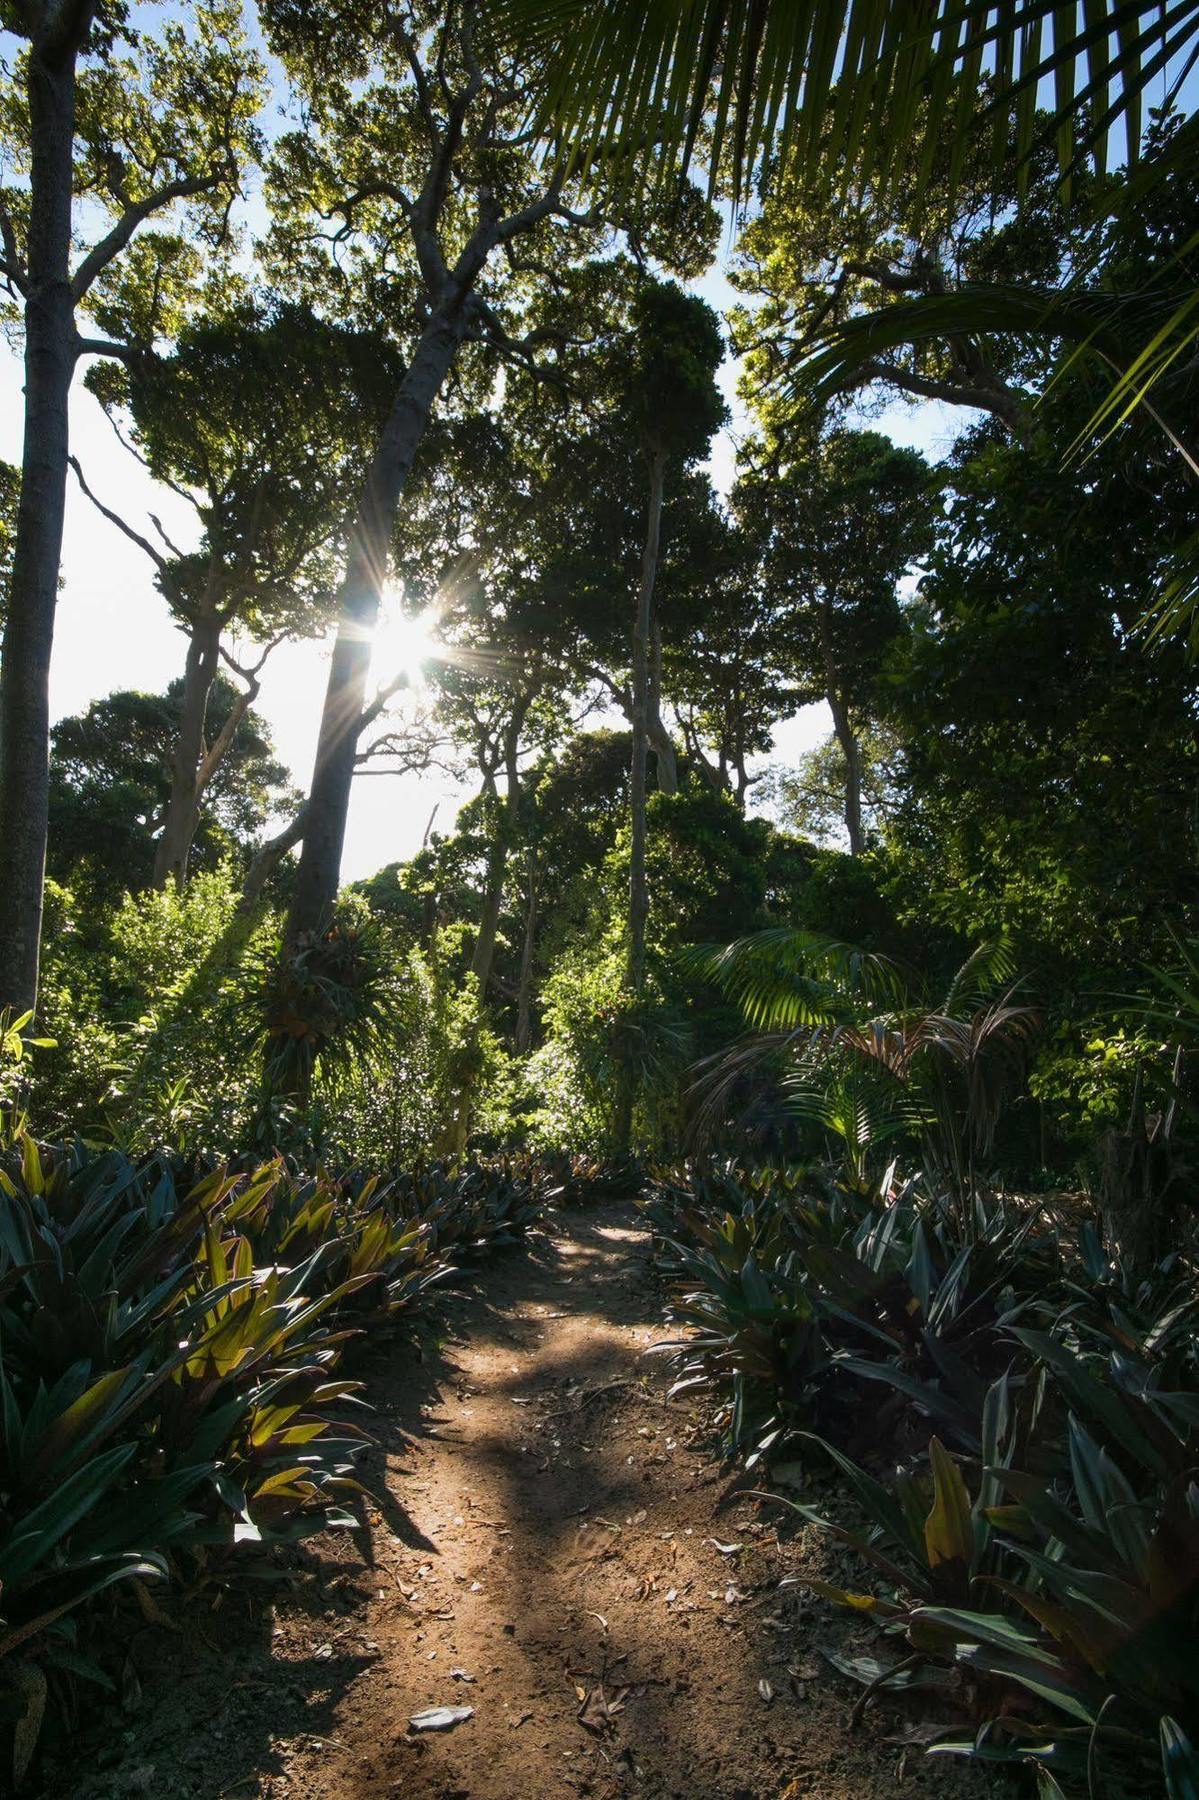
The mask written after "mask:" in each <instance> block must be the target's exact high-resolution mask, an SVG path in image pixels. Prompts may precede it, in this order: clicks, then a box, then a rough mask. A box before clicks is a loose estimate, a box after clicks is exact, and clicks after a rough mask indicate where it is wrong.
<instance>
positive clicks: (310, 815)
mask: <svg viewBox="0 0 1199 1800" xmlns="http://www.w3.org/2000/svg"><path fill="white" fill-rule="evenodd" d="M465 323H466V321H465V311H464V306H463V296H462V295H460V294H458V293H457V292H455V293H454V295H452V296H451V297H450V298H449V299H447V300H446V301H444V302H443V303H442V304H441V305H440V306H439V307H438V308H437V310H436V311H435V312H434V314H433V316H432V317H431V319H430V320H429V323H428V325H427V326H426V327H425V329H424V331H423V332H422V334H421V339H420V343H419V344H418V345H417V349H416V354H415V355H414V357H413V359H412V364H411V367H410V368H409V370H408V372H407V374H406V375H405V377H404V379H403V381H402V382H401V383H400V387H399V391H398V392H397V394H396V399H395V405H394V406H393V407H392V410H391V416H390V417H389V419H388V421H387V424H386V426H385V427H384V430H383V436H382V439H381V440H380V443H379V448H378V450H377V451H376V452H375V455H374V457H373V459H372V461H371V466H370V469H369V470H368V472H367V478H366V482H365V485H364V489H363V493H362V497H361V500H360V501H359V505H358V511H357V515H356V517H355V521H354V529H353V534H352V538H351V544H350V552H349V556H348V558H347V563H346V572H345V576H344V579H343V581H342V585H341V592H340V595H339V606H338V626H337V639H336V642H335V644H334V647H333V660H332V663H331V665H330V669H329V681H328V685H327V687H326V689H325V704H324V710H323V712H322V714H321V725H320V734H319V737H318V740H317V751H316V763H315V766H314V769H313V774H312V786H311V789H310V791H309V796H308V803H307V806H306V808H305V825H304V849H303V852H302V854H301V857H300V870H299V876H298V878H297V882H296V892H295V898H294V900H293V902H292V907H291V913H290V916H289V918H288V923H287V939H288V942H289V943H292V944H294V943H295V942H296V940H297V939H298V938H299V937H301V936H302V935H303V934H304V933H306V932H312V931H318V930H319V929H320V928H321V926H322V925H323V923H324V922H325V919H326V918H327V916H328V912H329V908H330V907H331V906H332V904H333V901H334V900H335V899H336V897H337V887H338V881H339V877H340V874H341V853H342V847H343V845H344V843H345V834H346V818H347V815H348V813H349V809H350V788H351V784H352V782H353V779H354V763H355V756H356V753H357V747H358V735H359V729H360V722H361V719H362V714H363V710H364V702H365V699H366V683H367V677H368V675H369V672H370V661H371V633H372V632H373V630H374V627H375V623H376V621H377V619H378V616H379V602H380V597H381V594H382V589H383V584H384V581H385V580H386V577H387V562H388V551H389V547H390V540H391V533H392V529H393V527H394V524H395V515H396V509H397V508H398V506H399V503H400V496H401V495H402V493H403V491H404V485H405V483H406V481H407V479H408V475H409V472H410V471H411V468H412V461H413V458H414V457H415V455H416V451H417V448H418V446H419V444H420V441H421V438H422V437H423V436H424V432H425V427H426V425H427V424H428V421H429V414H430V412H431V411H432V408H433V404H434V401H435V400H436V399H437V395H438V393H439V392H440V390H441V386H442V383H443V382H444V381H445V378H446V376H447V375H448V373H449V371H450V369H451V367H452V366H453V362H454V358H455V356H456V355H457V353H458V348H459V345H460V344H461V342H462V338H463V335H464V332H465Z"/></svg>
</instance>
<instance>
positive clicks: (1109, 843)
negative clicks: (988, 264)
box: [880, 364, 1199, 992]
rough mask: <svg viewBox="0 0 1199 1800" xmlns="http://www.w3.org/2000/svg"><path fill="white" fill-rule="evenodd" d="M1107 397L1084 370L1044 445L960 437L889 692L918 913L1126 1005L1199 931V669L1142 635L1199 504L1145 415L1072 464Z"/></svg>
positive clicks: (1053, 405) (899, 822) (900, 819)
mask: <svg viewBox="0 0 1199 1800" xmlns="http://www.w3.org/2000/svg"><path fill="white" fill-rule="evenodd" d="M1101 387H1102V377H1101V376H1099V375H1098V374H1097V372H1096V371H1094V370H1093V369H1090V368H1088V367H1087V366H1086V365H1084V364H1078V365H1076V367H1075V369H1074V371H1073V372H1072V376H1071V378H1070V379H1068V380H1065V381H1062V382H1059V383H1055V384H1054V386H1053V388H1052V389H1051V390H1050V392H1049V394H1048V395H1047V396H1046V399H1045V401H1044V402H1043V409H1044V411H1045V413H1046V415H1047V416H1046V418H1045V423H1044V430H1043V432H1042V433H1040V434H1039V435H1038V437H1037V439H1036V440H1035V441H1034V443H1033V445H1032V446H1031V448H1029V449H1023V448H1019V447H1016V446H1012V445H1010V444H1006V443H1003V442H999V441H997V440H996V437H995V434H994V433H993V432H992V431H990V430H988V429H980V430H976V431H974V432H972V433H970V434H969V435H968V436H967V437H966V438H965V439H964V440H963V442H962V444H961V445H960V447H959V449H958V450H957V452H956V453H955V455H954V457H953V459H952V461H951V463H950V464H949V466H948V468H947V469H946V471H945V479H946V484H947V485H946V500H947V509H946V512H945V514H944V517H943V519H942V520H941V521H940V523H939V528H938V534H937V537H938V541H937V544H936V547H935V550H934V552H933V554H932V555H931V557H930V558H929V562H928V568H927V572H926V575H925V577H924V579H923V581H922V583H921V589H920V594H919V597H918V599H917V600H915V601H914V602H913V603H912V604H911V605H910V606H909V607H908V608H907V622H908V630H907V631H906V633H905V635H904V637H903V638H902V639H900V640H898V641H897V643H896V646H895V652H894V655H893V659H892V662H891V666H890V668H889V670H888V680H887V682H886V684H885V687H884V688H882V689H881V690H880V701H882V703H883V704H884V707H885V717H886V718H887V720H888V721H889V722H890V723H891V724H892V725H893V727H894V729H895V730H896V731H897V733H898V735H899V738H900V740H901V742H902V744H903V751H904V754H903V761H902V769H901V778H900V784H899V796H900V804H899V807H898V809H897V811H896V813H895V816H894V818H893V822H892V834H893V837H894V840H895V843H896V846H897V850H898V854H899V857H900V862H901V867H902V869H903V885H904V887H905V889H906V890H907V891H908V893H910V894H911V895H912V899H911V900H910V901H909V904H910V905H911V906H913V908H914V907H917V906H918V908H919V911H920V914H921V916H922V917H923V918H925V919H927V920H929V921H930V922H932V923H935V924H940V925H942V926H947V927H950V928H952V929H954V930H956V931H958V932H960V933H961V935H962V936H963V937H965V938H968V939H975V940H977V938H979V937H982V936H994V935H996V934H997V933H999V932H1001V931H1006V932H1008V933H1010V934H1011V935H1012V936H1013V937H1015V938H1017V939H1018V940H1019V941H1020V942H1021V943H1022V945H1023V946H1024V948H1023V951H1022V960H1023V961H1024V963H1025V966H1035V967H1036V969H1037V972H1038V982H1039V985H1040V986H1041V987H1042V988H1045V987H1050V988H1057V990H1058V991H1059V992H1060V991H1062V989H1063V988H1064V987H1071V988H1074V989H1075V990H1076V989H1077V987H1078V986H1079V985H1080V984H1083V983H1086V984H1097V983H1098V982H1099V981H1101V980H1103V979H1104V978H1103V977H1101V976H1100V974H1099V971H1111V973H1110V975H1109V976H1108V977H1107V978H1106V986H1107V988H1108V990H1109V992H1119V991H1121V990H1127V989H1128V988H1129V987H1130V986H1131V985H1132V984H1133V982H1134V980H1135V979H1136V977H1134V975H1133V973H1132V971H1133V970H1134V969H1135V970H1138V971H1139V970H1140V969H1142V968H1143V966H1144V964H1145V963H1146V962H1149V961H1151V960H1152V959H1153V957H1154V955H1155V946H1161V947H1164V946H1165V944H1166V942H1167V933H1168V931H1169V930H1170V929H1174V930H1179V931H1187V930H1190V929H1192V928H1193V926H1192V924H1191V922H1190V921H1191V919H1192V909H1193V896H1194V890H1195V879H1196V838H1195V829H1194V794H1195V756H1196V739H1195V729H1194V721H1195V717H1196V707H1197V705H1199V696H1197V690H1196V682H1195V672H1194V668H1193V666H1192V665H1190V663H1189V661H1188V658H1187V655H1186V650H1185V646H1184V645H1183V644H1181V643H1179V642H1177V641H1167V642H1163V643H1162V644H1161V645H1160V647H1157V648H1155V649H1147V647H1146V644H1145V641H1144V637H1143V635H1141V634H1139V633H1138V632H1137V631H1136V629H1135V627H1136V624H1137V621H1138V619H1139V618H1140V616H1141V614H1142V613H1143V610H1144V605H1145V598H1146V595H1147V594H1149V593H1151V592H1152V591H1153V588H1154V586H1155V585H1156V584H1157V583H1158V582H1159V581H1160V580H1161V576H1162V571H1163V569H1164V568H1165V567H1167V566H1168V564H1169V560H1170V557H1171V555H1172V554H1173V550H1174V546H1175V545H1176V544H1177V542H1178V541H1179V538H1180V536H1181V535H1183V534H1185V532H1186V531H1187V530H1189V529H1190V522H1191V520H1192V519H1193V507H1194V503H1193V495H1192V493H1191V491H1190V488H1189V484H1188V483H1187V482H1186V481H1185V480H1184V478H1183V476H1182V473H1181V469H1180V466H1179V464H1178V462H1177V460H1176V459H1174V458H1172V457H1171V456H1170V455H1169V452H1168V450H1167V448H1166V446H1165V445H1164V444H1163V443H1162V442H1161V440H1160V438H1159V436H1158V434H1157V433H1156V432H1155V431H1154V429H1153V427H1152V425H1151V424H1149V422H1148V421H1145V420H1141V421H1139V422H1137V423H1135V424H1134V425H1133V426H1132V427H1131V428H1130V429H1129V430H1128V431H1125V432H1122V433H1121V434H1119V436H1118V437H1115V438H1112V439H1111V440H1109V442H1108V443H1107V444H1106V445H1105V446H1104V447H1103V449H1102V451H1101V452H1099V453H1097V454H1096V455H1095V456H1092V457H1091V458H1089V459H1088V460H1087V461H1086V463H1085V464H1072V465H1070V466H1068V467H1066V468H1063V467H1062V465H1061V460H1060V456H1059V454H1058V452H1057V450H1056V444H1057V443H1058V442H1060V441H1061V438H1062V436H1063V435H1064V434H1071V433H1072V432H1073V431H1074V430H1076V429H1077V428H1078V426H1079V425H1080V424H1081V423H1082V422H1083V421H1084V420H1085V419H1086V418H1087V416H1088V414H1089V412H1090V410H1091V408H1092V406H1093V405H1094V401H1095V396H1096V393H1097V392H1098V391H1099V390H1100V389H1101ZM1118 971H1120V973H1117V972H1118Z"/></svg>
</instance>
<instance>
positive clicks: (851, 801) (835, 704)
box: [828, 688, 864, 856]
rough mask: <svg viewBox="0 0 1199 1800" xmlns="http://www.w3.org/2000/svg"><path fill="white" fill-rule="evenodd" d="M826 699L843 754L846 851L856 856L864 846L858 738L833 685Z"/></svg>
mask: <svg viewBox="0 0 1199 1800" xmlns="http://www.w3.org/2000/svg"><path fill="white" fill-rule="evenodd" d="M828 703H829V710H830V711H831V713H832V715H833V731H834V732H835V733H836V738H837V742H838V744H840V746H841V754H842V756H843V757H844V758H845V806H844V818H845V835H846V836H847V837H848V839H849V854H850V855H851V856H860V855H861V854H862V850H863V847H864V840H863V837H862V747H861V745H860V743H859V742H858V734H857V732H856V731H855V730H854V728H853V726H852V724H851V723H850V718H849V714H848V713H847V711H846V710H845V706H844V704H843V703H842V700H841V698H840V695H839V694H838V693H837V691H836V689H835V688H830V689H829V693H828Z"/></svg>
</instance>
